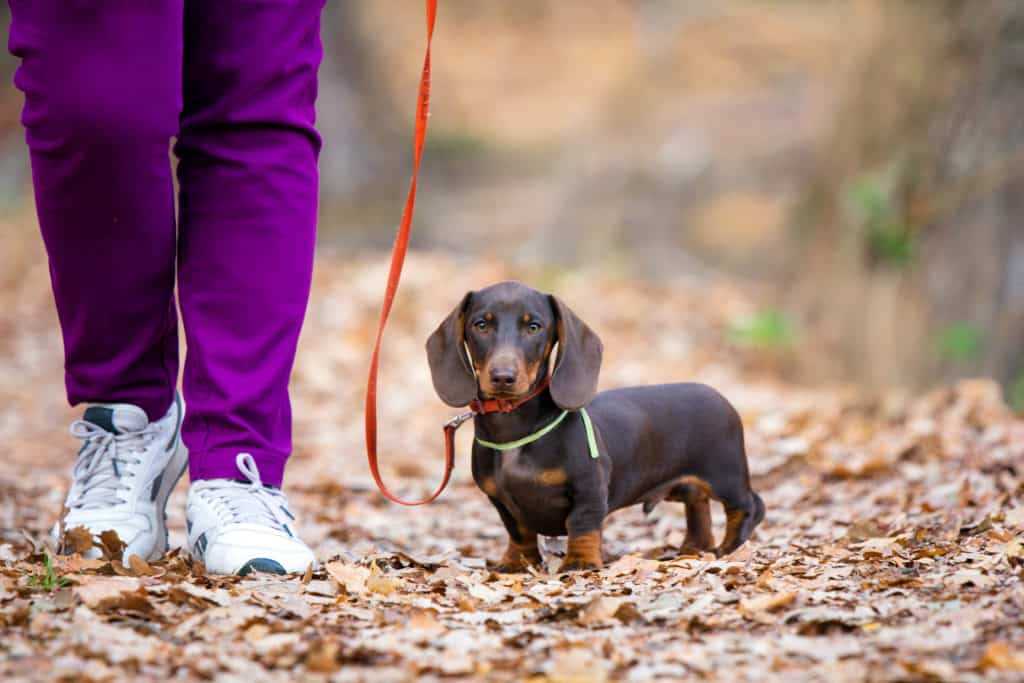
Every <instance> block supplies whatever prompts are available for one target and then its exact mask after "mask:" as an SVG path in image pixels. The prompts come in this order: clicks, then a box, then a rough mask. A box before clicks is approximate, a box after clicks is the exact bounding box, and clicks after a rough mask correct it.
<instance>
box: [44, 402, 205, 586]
mask: <svg viewBox="0 0 1024 683" xmlns="http://www.w3.org/2000/svg"><path fill="white" fill-rule="evenodd" d="M183 415H184V412H183V410H182V405H181V398H180V397H179V396H178V395H177V394H175V397H174V404H173V405H172V406H171V408H170V410H168V411H167V415H165V416H164V417H162V418H160V419H159V420H157V421H156V422H150V421H149V419H148V418H147V417H146V413H145V412H144V411H143V410H142V409H141V408H139V407H138V406H133V405H130V404H127V403H105V404H95V405H91V406H89V407H88V408H86V409H85V413H84V414H83V415H82V419H81V420H75V422H73V423H72V424H71V434H72V436H74V437H76V438H78V439H81V440H82V448H81V450H79V451H78V460H77V461H76V462H75V468H74V470H73V471H72V482H71V490H69V491H68V497H67V500H66V501H65V503H64V506H65V508H66V509H67V515H66V516H65V517H64V520H63V523H64V531H67V530H69V529H74V528H75V527H80V526H81V527H85V528H87V529H89V530H90V531H91V532H92V533H93V534H94V535H95V536H99V535H100V534H101V533H103V532H104V531H107V530H110V529H113V530H114V531H116V532H117V535H118V536H119V537H120V539H121V540H122V541H123V542H124V543H125V545H126V547H125V550H124V563H125V566H127V565H128V558H129V557H130V556H132V555H138V556H139V557H141V558H142V559H145V560H155V559H157V558H159V557H160V556H162V555H163V554H164V552H166V550H167V512H166V508H167V499H168V498H169V497H170V495H171V491H173V490H174V486H175V484H177V483H178V480H179V479H180V478H181V475H182V474H184V473H185V468H186V467H187V466H188V451H187V450H186V449H185V446H184V445H183V444H182V443H181V420H182V417H183ZM52 533H53V536H54V540H55V541H56V542H57V543H58V544H59V543H60V541H61V539H60V533H61V529H60V522H58V523H57V524H56V525H54V528H53V532H52ZM86 556H87V557H100V550H99V549H98V548H92V549H91V550H89V551H88V552H87V553H86Z"/></svg>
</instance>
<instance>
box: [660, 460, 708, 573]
mask: <svg viewBox="0 0 1024 683" xmlns="http://www.w3.org/2000/svg"><path fill="white" fill-rule="evenodd" d="M709 490H710V489H709V487H708V484H707V482H705V481H704V480H702V479H698V478H697V477H683V478H682V479H681V480H680V481H679V482H677V483H676V484H675V486H673V487H672V489H671V490H670V491H669V492H668V495H667V496H666V497H665V499H666V500H671V501H674V502H678V503H683V504H685V505H686V538H685V539H683V545H682V547H680V548H679V552H680V554H682V555H699V554H701V553H702V552H705V551H709V550H711V549H712V548H714V546H715V537H714V534H713V533H712V531H711V504H710V497H709Z"/></svg>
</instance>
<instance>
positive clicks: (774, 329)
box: [729, 309, 796, 349]
mask: <svg viewBox="0 0 1024 683" xmlns="http://www.w3.org/2000/svg"><path fill="white" fill-rule="evenodd" d="M729 340H730V341H732V343H734V344H737V345H739V346H749V347H753V348H760V349H784V348H789V347H791V346H792V345H793V342H794V341H795V340H796V332H795V330H794V326H793V322H792V321H791V320H790V319H789V316H787V315H786V314H785V313H783V312H782V311H779V310H776V309H766V310H763V311H759V312H758V313H755V314H754V315H752V316H749V317H746V318H742V319H740V320H737V321H735V322H733V323H732V325H731V327H730V329H729Z"/></svg>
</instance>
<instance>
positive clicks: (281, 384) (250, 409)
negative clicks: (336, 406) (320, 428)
mask: <svg viewBox="0 0 1024 683" xmlns="http://www.w3.org/2000/svg"><path fill="white" fill-rule="evenodd" d="M322 5H323V0H284V1H282V0H277V1H275V2H268V1H267V0H217V1H216V2H213V1H211V0H187V1H186V3H185V75H184V82H185V91H184V92H185V100H184V112H183V115H182V121H181V132H180V135H179V139H178V143H177V145H176V147H175V151H176V153H177V155H178V157H179V158H180V164H179V166H178V179H179V184H180V193H181V205H180V206H181V211H180V215H179V220H180V238H179V246H178V264H179V265H178V268H179V270H178V289H179V295H180V300H181V310H182V316H183V318H184V323H185V330H186V337H187V343H188V357H187V359H186V362H185V379H184V382H185V384H184V388H185V400H186V404H187V406H188V408H187V411H186V417H185V425H184V428H183V430H182V431H183V436H184V439H185V442H186V444H187V445H188V446H189V450H190V454H191V461H190V474H191V477H192V479H193V480H196V479H210V478H217V477H237V476H238V472H237V469H236V467H235V456H236V455H237V454H238V453H239V452H249V453H252V455H253V457H254V458H255V459H256V462H257V464H258V466H259V468H260V473H261V475H262V478H263V481H264V482H266V483H270V484H275V485H279V484H280V483H281V480H282V477H283V474H284V466H285V461H286V460H287V458H288V455H289V453H290V451H291V407H290V404H289V398H288V379H289V376H290V374H291V369H292V364H293V361H294V357H295V347H296V343H297V341H298V336H299V331H300V329H301V326H302V321H303V317H304V315H305V311H306V304H307V300H308V297H309V288H310V281H311V278H312V267H313V248H314V244H315V238H316V234H315V233H316V211H317V188H318V173H317V156H318V153H319V149H320V138H319V137H318V135H317V133H316V130H315V129H314V127H313V124H314V118H315V110H314V101H315V99H316V92H317V69H318V66H319V64H320V60H321V56H322V47H321V43H320V35H319V29H320V12H321V10H322Z"/></svg>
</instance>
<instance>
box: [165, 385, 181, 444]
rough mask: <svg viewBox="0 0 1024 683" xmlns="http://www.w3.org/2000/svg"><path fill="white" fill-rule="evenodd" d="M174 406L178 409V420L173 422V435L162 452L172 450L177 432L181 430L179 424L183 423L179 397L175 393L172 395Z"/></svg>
mask: <svg viewBox="0 0 1024 683" xmlns="http://www.w3.org/2000/svg"><path fill="white" fill-rule="evenodd" d="M174 405H175V407H176V408H177V409H178V419H177V420H175V421H174V434H172V435H171V440H170V441H169V442H167V448H165V449H164V450H166V451H169V450H171V449H172V448H174V444H175V443H177V441H178V432H179V431H180V430H181V423H182V422H183V421H184V419H185V416H184V415H182V411H181V396H179V395H178V393H177V392H175V393H174Z"/></svg>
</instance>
